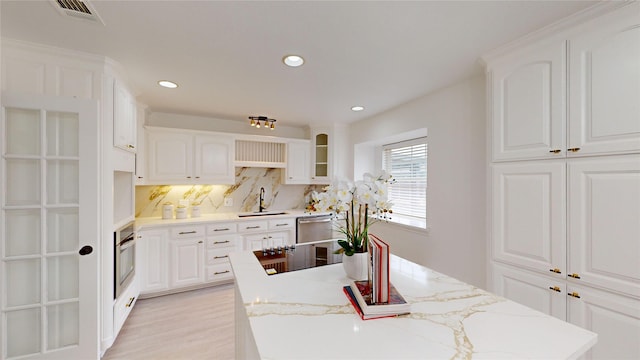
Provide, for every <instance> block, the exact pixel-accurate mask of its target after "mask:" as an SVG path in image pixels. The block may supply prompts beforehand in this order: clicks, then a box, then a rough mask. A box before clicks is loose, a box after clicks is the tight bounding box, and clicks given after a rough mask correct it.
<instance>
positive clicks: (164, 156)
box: [147, 131, 193, 184]
mask: <svg viewBox="0 0 640 360" xmlns="http://www.w3.org/2000/svg"><path fill="white" fill-rule="evenodd" d="M147 140H149V143H148V144H147V145H148V151H149V152H148V155H149V158H148V161H149V181H151V182H152V183H153V182H154V181H155V182H156V183H164V184H172V183H178V184H184V183H185V182H188V181H191V177H192V173H193V171H192V168H193V166H192V162H193V135H188V134H179V133H168V132H151V131H150V132H148V138H147Z"/></svg>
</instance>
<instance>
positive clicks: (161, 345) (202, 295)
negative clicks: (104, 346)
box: [102, 285, 235, 360]
mask: <svg viewBox="0 0 640 360" xmlns="http://www.w3.org/2000/svg"><path fill="white" fill-rule="evenodd" d="M233 301H234V290H233V285H222V286H217V287H210V288H206V289H200V290H193V291H188V292H183V293H179V294H173V295H167V296H160V297H156V298H151V299H144V300H139V301H138V302H137V303H136V305H135V307H134V308H133V310H132V311H131V314H130V315H129V318H128V319H127V321H126V322H125V324H124V326H123V328H122V330H121V331H120V334H119V335H118V338H117V339H116V342H115V343H114V344H113V346H112V347H111V348H110V349H109V350H107V352H106V354H105V355H104V356H103V358H102V359H103V360H115V359H126V360H138V359H153V360H156V359H172V360H174V359H189V360H191V359H233V358H234V356H235V350H234V330H235V329H234V312H233V311H234V310H233V306H234V303H233Z"/></svg>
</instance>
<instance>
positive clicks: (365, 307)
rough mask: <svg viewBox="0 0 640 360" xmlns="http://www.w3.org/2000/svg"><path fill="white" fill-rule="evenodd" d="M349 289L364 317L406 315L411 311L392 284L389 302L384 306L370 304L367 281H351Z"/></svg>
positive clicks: (369, 291) (369, 290) (409, 305)
mask: <svg viewBox="0 0 640 360" xmlns="http://www.w3.org/2000/svg"><path fill="white" fill-rule="evenodd" d="M350 287H351V293H352V294H353V297H354V298H355V299H356V301H357V302H358V305H359V307H360V309H361V311H362V313H363V314H365V315H390V314H407V313H409V312H410V311H411V304H409V303H408V302H407V301H406V300H405V299H404V297H402V295H400V293H399V292H398V290H397V289H396V288H395V286H393V284H391V285H390V287H391V294H390V296H389V302H387V303H386V304H380V303H378V304H373V303H371V301H370V300H369V299H370V297H369V295H370V293H371V289H370V287H369V285H368V282H367V280H358V281H352V282H351V285H350Z"/></svg>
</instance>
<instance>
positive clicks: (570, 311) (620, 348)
mask: <svg viewBox="0 0 640 360" xmlns="http://www.w3.org/2000/svg"><path fill="white" fill-rule="evenodd" d="M567 291H568V293H567V294H568V296H566V297H567V321H568V322H570V323H572V324H575V325H578V326H581V327H583V328H585V329H588V330H591V331H593V332H595V333H597V334H598V342H597V343H596V344H595V345H594V346H593V348H591V349H590V350H589V351H588V352H587V354H586V355H585V356H584V358H585V359H603V360H604V359H640V341H639V340H640V300H639V299H634V298H630V297H626V296H621V295H617V294H614V293H611V292H608V291H601V290H597V289H593V288H589V287H586V286H578V285H573V284H569V285H568V286H567Z"/></svg>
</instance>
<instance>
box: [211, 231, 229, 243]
mask: <svg viewBox="0 0 640 360" xmlns="http://www.w3.org/2000/svg"><path fill="white" fill-rule="evenodd" d="M228 230H229V228H222V229H213V231H228ZM227 242H228V241H227Z"/></svg>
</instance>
